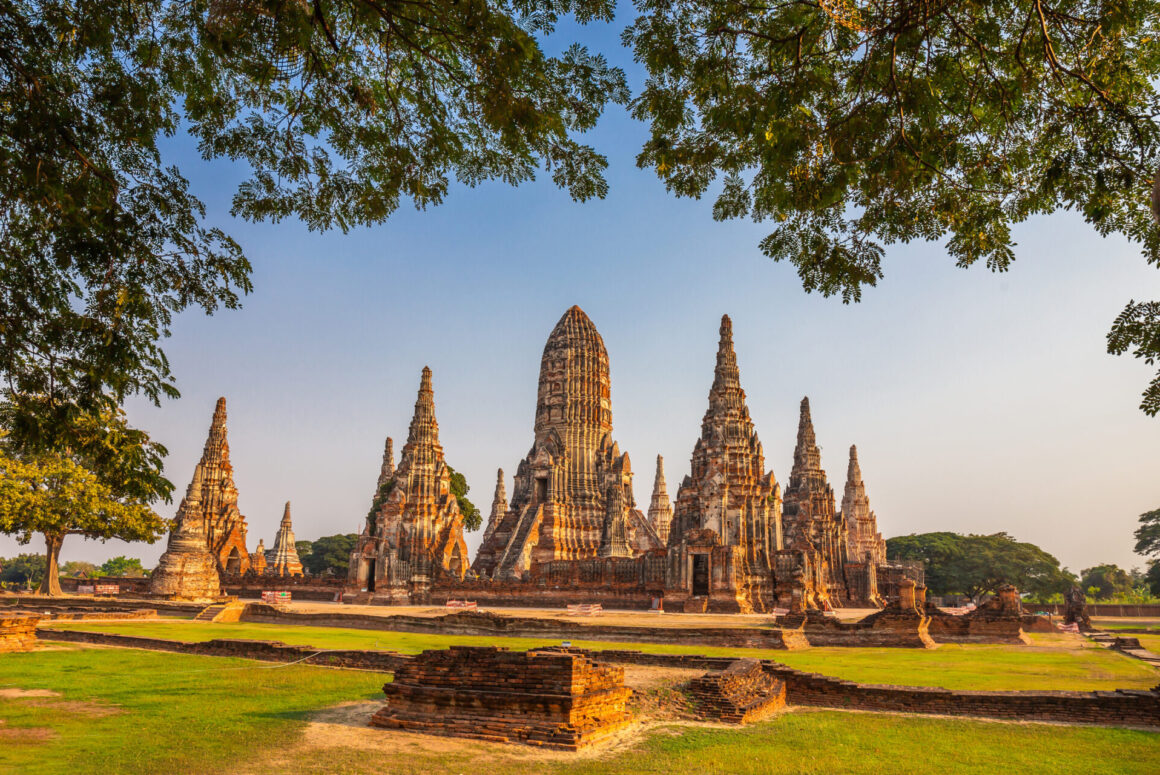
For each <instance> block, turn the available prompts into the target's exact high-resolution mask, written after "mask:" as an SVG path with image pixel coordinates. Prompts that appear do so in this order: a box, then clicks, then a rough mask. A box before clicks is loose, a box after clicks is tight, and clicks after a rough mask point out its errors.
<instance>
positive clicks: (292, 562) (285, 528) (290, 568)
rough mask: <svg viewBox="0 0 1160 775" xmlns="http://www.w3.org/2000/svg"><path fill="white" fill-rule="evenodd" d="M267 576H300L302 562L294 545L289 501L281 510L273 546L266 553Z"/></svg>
mask: <svg viewBox="0 0 1160 775" xmlns="http://www.w3.org/2000/svg"><path fill="white" fill-rule="evenodd" d="M266 575H267V576H301V575H302V562H301V561H300V560H299V559H298V547H296V546H295V545H294V528H293V526H292V525H291V523H290V501H286V507H285V508H284V509H283V511H282V523H281V524H280V525H279V526H278V535H277V537H275V538H274V548H273V549H271V550H270V551H269V552H267V553H266Z"/></svg>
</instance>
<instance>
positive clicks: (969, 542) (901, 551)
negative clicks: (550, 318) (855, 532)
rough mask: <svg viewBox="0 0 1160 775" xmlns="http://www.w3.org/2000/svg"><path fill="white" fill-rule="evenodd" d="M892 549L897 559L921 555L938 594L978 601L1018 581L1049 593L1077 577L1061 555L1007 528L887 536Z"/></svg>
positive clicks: (1026, 589) (1028, 589) (1041, 594)
mask: <svg viewBox="0 0 1160 775" xmlns="http://www.w3.org/2000/svg"><path fill="white" fill-rule="evenodd" d="M886 555H887V557H888V558H889V559H891V560H921V561H922V562H923V563H924V564H925V565H926V586H927V589H928V590H929V591H930V594H932V595H953V594H960V595H967V596H968V597H970V598H971V599H972V600H976V601H978V600H979V598H980V597H981V596H983V595H986V594H994V593H995V592H996V591H997V590H998V588H999V587H1000V586H1002V585H1003V584H1014V585H1015V586H1016V587H1017V588H1018V589H1019V591H1020V592H1022V593H1024V594H1027V595H1031V596H1032V597H1034V598H1036V599H1046V598H1047V597H1050V596H1051V595H1054V594H1060V593H1062V592H1063V591H1065V590H1066V589H1068V588H1070V587H1071V585H1072V584H1073V583H1074V582H1075V576H1074V575H1073V574H1071V573H1070V572H1069V571H1067V570H1066V569H1064V568H1061V567H1060V565H1059V560H1057V559H1056V558H1055V557H1053V556H1052V555H1050V554H1048V553H1047V552H1045V551H1043V550H1042V549H1040V548H1039V547H1038V546H1035V545H1034V544H1029V543H1024V542H1020V541H1016V540H1015V539H1014V538H1012V537H1011V536H1009V535H1007V534H1006V533H995V534H994V535H959V534H958V533H949V532H938V533H921V534H917V535H916V534H913V533H912V534H911V535H907V536H897V537H895V538H890V539H887V541H886Z"/></svg>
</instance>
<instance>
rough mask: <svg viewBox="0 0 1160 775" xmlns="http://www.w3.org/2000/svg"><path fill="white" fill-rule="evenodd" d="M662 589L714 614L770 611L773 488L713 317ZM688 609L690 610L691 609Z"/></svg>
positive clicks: (775, 538) (776, 535)
mask: <svg viewBox="0 0 1160 775" xmlns="http://www.w3.org/2000/svg"><path fill="white" fill-rule="evenodd" d="M668 545H669V555H670V586H671V587H672V588H674V589H675V590H678V591H680V592H684V593H685V594H688V595H690V596H692V597H694V598H706V599H707V605H708V606H709V607H710V608H716V609H717V610H731V609H736V610H741V611H750V610H757V611H766V610H769V609H771V608H772V607H773V606H774V605H775V602H776V601H775V596H774V585H773V567H772V555H773V553H774V552H777V551H778V550H780V549H781V548H782V536H781V488H780V486H779V485H778V483H777V479H776V478H775V477H774V475H773V472H772V471H766V469H765V454H764V451H763V449H762V446H761V441H760V440H759V439H758V437H757V431H756V429H755V428H754V426H753V420H751V419H750V417H749V408H748V406H746V403H745V391H744V390H742V389H741V373H740V370H739V369H738V367H737V354H736V352H735V351H734V349H733V321H732V320H730V319H729V316H728V315H724V316H722V318H721V328H720V340H719V342H718V346H717V362H716V366H715V367H714V371H713V385H712V387H711V388H710V389H709V408H708V409H707V410H706V411H705V415H704V417H703V418H702V419H701V435H700V437H699V438H698V439H697V442H696V444H695V445H694V446H693V455H692V471H691V473H690V475H689V476H686V477H685V478H684V480H683V481H682V482H681V486H680V488H678V490H677V501H676V506H675V508H674V514H673V522H672V526H671V528H670V531H669V536H668ZM691 610H695V609H691Z"/></svg>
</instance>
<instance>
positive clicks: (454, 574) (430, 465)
mask: <svg viewBox="0 0 1160 775" xmlns="http://www.w3.org/2000/svg"><path fill="white" fill-rule="evenodd" d="M391 454H392V450H391V442H390V439H388V440H387V447H386V451H385V453H384V456H383V457H384V460H383V466H382V469H381V470H380V475H379V481H378V486H377V489H376V495H375V500H374V502H373V504H372V507H371V512H370V513H369V514H368V515H367V521H366V527H365V528H364V529H363V532H362V535H360V536H359V539H358V544H357V545H356V547H355V550H354V552H353V553H352V554H351V562H350V575H349V578H348V591H349V592H350V593H351V596H352V599H357V600H365V601H367V602H377V603H409V602H425V601H426V600H427V598H428V596H429V594H430V591H431V587H432V585H434V584H435V583H437V582H440V581H445V582H456V581H460V580H462V579H463V576H464V574H465V573H466V571H467V567H468V564H467V545H466V544H465V543H464V542H463V516H462V514H460V511H459V502H458V500H457V499H456V497H455V495H454V494H453V493H452V492H451V471H450V469H449V468H448V466H447V463H446V462H445V461H444V459H443V447H442V445H440V443H439V424H438V423H437V422H436V420H435V396H434V392H433V391H432V388H431V369H429V368H426V367H424V368H423V375H422V378H421V380H420V383H419V394H418V397H417V398H416V400H415V413H414V417H413V418H412V419H411V427H410V430H409V432H408V435H407V443H406V444H405V445H404V446H403V452H402V455H401V457H400V459H399V465H398V467H397V468H396V467H395V466H394V464H393V461H392V460H391V459H390V458H391Z"/></svg>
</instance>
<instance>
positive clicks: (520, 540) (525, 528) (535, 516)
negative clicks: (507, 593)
mask: <svg viewBox="0 0 1160 775" xmlns="http://www.w3.org/2000/svg"><path fill="white" fill-rule="evenodd" d="M543 513H544V507H543V505H542V504H538V505H533V504H531V503H529V504H528V505H527V506H525V507H524V513H523V514H521V515H520V521H519V522H518V523H517V524H516V529H515V531H514V532H513V534H512V539H511V540H510V541H508V545H507V547H506V548H504V552H503V554H502V555H501V556H500V558H499V562H497V563H496V564H495V573H494V576H495V578H501V577H502V574H504V573H506V572H508V571H511V572H513V573H514V572H515V565H516V564H517V563H518V562H519V558H520V556H521V555H522V554H523V551H524V544H525V543H526V542H527V540H528V534H529V533H531V532H532V526H533V525H535V524H536V523H538V522H539V521H540V519H541V518H542V515H543Z"/></svg>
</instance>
